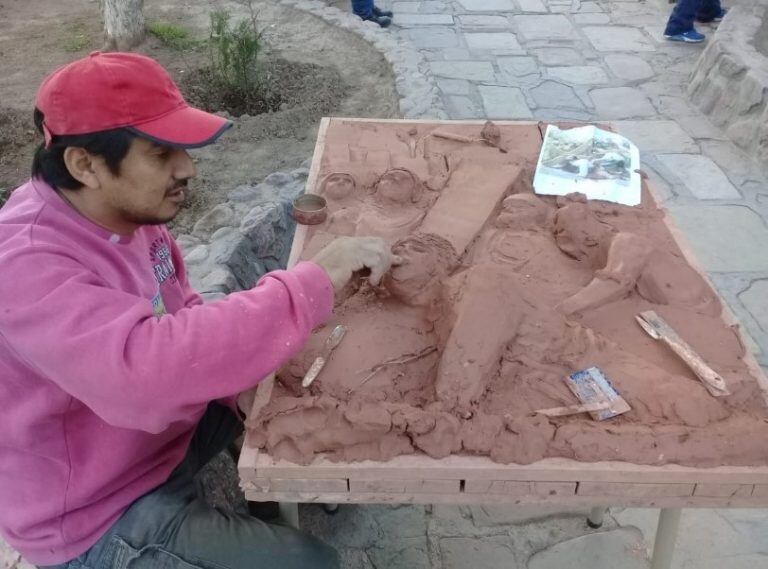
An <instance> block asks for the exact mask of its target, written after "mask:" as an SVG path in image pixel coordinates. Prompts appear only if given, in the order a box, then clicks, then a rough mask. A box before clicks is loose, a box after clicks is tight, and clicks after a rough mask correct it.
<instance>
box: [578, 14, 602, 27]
mask: <svg viewBox="0 0 768 569" xmlns="http://www.w3.org/2000/svg"><path fill="white" fill-rule="evenodd" d="M573 21H574V22H576V23H577V24H579V25H580V26H585V25H588V24H609V23H610V22H611V18H610V16H608V14H598V13H595V14H591V13H589V14H574V15H573Z"/></svg>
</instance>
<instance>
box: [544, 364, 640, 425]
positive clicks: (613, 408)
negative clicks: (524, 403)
mask: <svg viewBox="0 0 768 569" xmlns="http://www.w3.org/2000/svg"><path fill="white" fill-rule="evenodd" d="M565 383H566V385H567V386H568V388H569V389H570V390H571V391H572V392H573V394H574V395H575V396H576V398H577V399H578V400H579V401H580V402H581V403H580V404H578V405H569V406H567V407H554V408H552V409H541V410H539V411H536V412H537V413H539V414H541V415H547V416H548V417H564V416H566V415H576V414H578V413H589V414H590V415H591V417H592V418H593V419H594V420H595V421H605V420H606V419H610V418H611V417H615V416H616V415H621V414H622V413H626V412H627V411H631V410H632V408H631V407H630V406H629V403H627V402H626V401H625V400H624V398H623V397H622V396H621V395H619V393H618V392H617V391H616V389H615V388H614V387H613V384H611V381H610V380H609V379H608V378H607V377H605V374H604V373H603V372H602V370H601V369H600V368H598V367H591V368H587V369H585V370H582V371H577V372H575V373H572V374H571V375H569V376H568V377H566V378H565Z"/></svg>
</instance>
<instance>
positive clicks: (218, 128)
mask: <svg viewBox="0 0 768 569" xmlns="http://www.w3.org/2000/svg"><path fill="white" fill-rule="evenodd" d="M35 106H36V107H37V108H38V109H39V110H40V111H41V112H42V113H43V115H45V118H44V122H43V131H44V132H45V141H46V146H47V145H48V144H50V141H51V137H52V136H63V135H74V134H88V133H92V132H100V131H104V130H110V129H114V128H127V129H128V130H131V131H133V132H135V133H136V134H138V135H139V136H142V137H144V138H148V139H149V140H152V141H154V142H157V143H159V144H165V145H169V146H174V147H178V148H198V147H200V146H205V145H207V144H211V143H212V142H214V141H215V140H216V139H217V138H218V137H219V136H221V134H222V133H223V132H224V131H225V130H227V129H228V128H229V127H231V126H232V121H229V120H227V119H225V118H223V117H220V116H217V115H214V114H211V113H207V112H205V111H201V110H200V109H196V108H194V107H190V106H189V105H188V104H187V102H186V101H185V100H184V97H182V95H181V92H180V91H179V88H178V87H177V86H176V84H175V83H174V82H173V80H172V79H171V77H170V76H169V75H168V72H167V71H166V70H165V69H163V68H162V67H161V66H160V64H159V63H157V62H156V61H155V60H154V59H151V58H149V57H146V56H144V55H139V54H138V53H118V52H115V53H101V52H98V51H94V52H93V53H91V54H90V55H89V56H88V57H84V58H83V59H78V60H77V61H73V62H72V63H69V64H67V65H65V66H63V67H60V68H59V69H57V70H56V71H54V72H53V73H51V74H50V75H49V76H48V77H46V78H45V80H44V81H43V84H42V85H40V89H38V91H37V98H36V101H35Z"/></svg>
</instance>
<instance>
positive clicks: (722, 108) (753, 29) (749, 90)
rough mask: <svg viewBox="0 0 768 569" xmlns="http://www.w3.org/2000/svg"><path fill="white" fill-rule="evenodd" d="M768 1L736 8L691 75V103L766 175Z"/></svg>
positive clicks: (732, 10) (689, 90) (750, 1)
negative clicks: (763, 50) (767, 40)
mask: <svg viewBox="0 0 768 569" xmlns="http://www.w3.org/2000/svg"><path fill="white" fill-rule="evenodd" d="M766 37H768V0H749V1H747V2H742V3H741V4H739V5H737V6H734V7H733V8H732V9H731V11H730V12H729V14H728V16H727V17H726V18H725V19H724V20H723V22H722V23H721V24H720V26H719V28H718V30H717V32H716V33H715V35H714V38H712V39H711V40H710V43H709V45H708V46H707V47H706V49H705V50H704V52H703V53H702V54H701V57H700V58H699V60H698V62H697V64H696V67H695V68H694V70H693V74H692V75H691V83H690V85H689V87H688V95H689V97H690V98H691V101H692V102H693V103H694V104H695V105H697V106H698V107H699V108H700V109H701V110H702V111H703V112H704V113H706V114H707V115H708V116H709V117H710V119H711V120H712V122H713V123H714V124H716V125H717V126H719V127H721V128H722V129H723V130H724V131H725V132H726V133H727V135H728V136H729V138H731V140H733V142H734V143H735V144H736V145H738V146H739V147H740V148H742V149H743V150H744V151H745V152H746V153H747V154H748V155H750V156H751V157H753V158H755V159H756V160H757V161H758V163H759V164H760V167H761V168H762V170H763V172H765V173H766V174H768V95H767V94H766V87H768V57H767V56H766V55H765V54H764V53H762V51H761V50H762V47H763V45H765V40H766Z"/></svg>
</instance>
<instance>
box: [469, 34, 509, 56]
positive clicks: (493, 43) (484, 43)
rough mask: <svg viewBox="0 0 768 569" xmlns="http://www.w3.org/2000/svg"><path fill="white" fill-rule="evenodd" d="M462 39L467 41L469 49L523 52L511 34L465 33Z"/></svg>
mask: <svg viewBox="0 0 768 569" xmlns="http://www.w3.org/2000/svg"><path fill="white" fill-rule="evenodd" d="M464 39H465V40H466V41H467V47H469V49H493V50H507V51H520V52H522V51H523V48H522V47H521V46H520V44H519V43H518V42H517V38H516V37H515V34H511V33H505V32H497V33H483V32H478V33H466V34H464Z"/></svg>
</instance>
